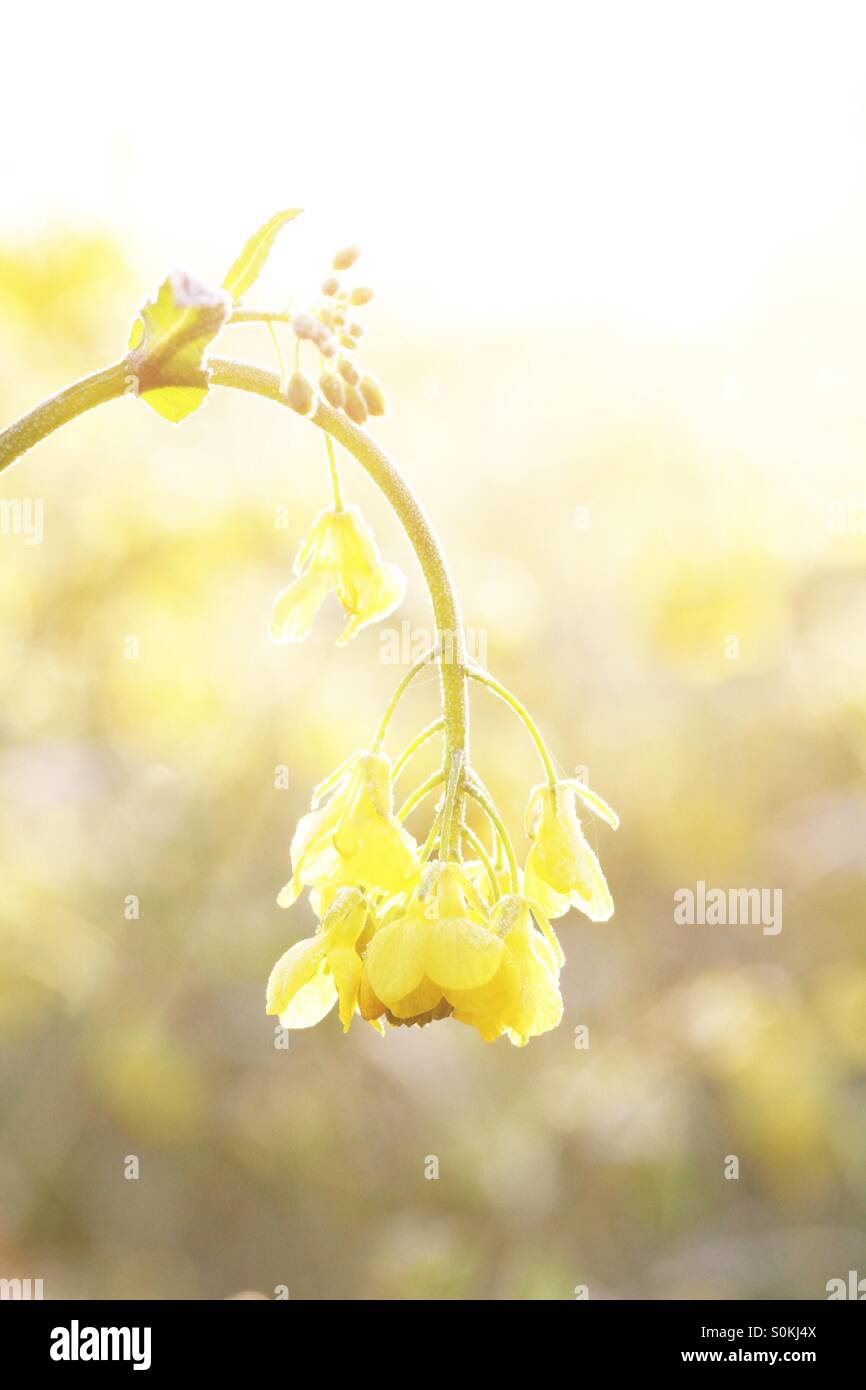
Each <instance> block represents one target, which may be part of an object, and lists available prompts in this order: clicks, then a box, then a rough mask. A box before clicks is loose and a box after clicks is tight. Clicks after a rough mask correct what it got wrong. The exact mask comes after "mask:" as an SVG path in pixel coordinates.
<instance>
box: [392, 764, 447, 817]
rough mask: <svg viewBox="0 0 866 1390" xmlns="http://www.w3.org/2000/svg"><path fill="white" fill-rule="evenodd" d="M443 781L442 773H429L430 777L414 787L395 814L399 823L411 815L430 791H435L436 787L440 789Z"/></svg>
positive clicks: (443, 774)
mask: <svg viewBox="0 0 866 1390" xmlns="http://www.w3.org/2000/svg"><path fill="white" fill-rule="evenodd" d="M444 781H445V773H444V772H433V773H431V775H430V776H429V777H428V778H427V780H426V782H422V783H421V785H420V787H416V788H415V790H414V791H413V792H412V793H411V795H409V796H407V798H406V800H405V801H404V802H403V805H402V806H401V807H400V809H399V811H398V812H397V819H398V820H399V821H404V820H405V819H406V817H407V816H409V815H411V813H412V812H413V811H414V810H415V807H416V806H417V805H419V803H420V802H422V801H423V800H424V798H425V796H429V795H430V793H431V792H432V791H435V790H436V788H437V787H441V786H442V783H443V782H444Z"/></svg>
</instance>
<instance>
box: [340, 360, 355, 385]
mask: <svg viewBox="0 0 866 1390" xmlns="http://www.w3.org/2000/svg"><path fill="white" fill-rule="evenodd" d="M337 371H338V372H339V373H340V376H341V377H342V378H343V380H344V381H345V382H348V384H349V385H350V386H357V385H358V382H359V381H360V380H361V373H360V372H359V371H358V368H357V367H356V366H355V364H354V362H350V361H349V359H348V357H341V358H340V360H339V362H338V363H337Z"/></svg>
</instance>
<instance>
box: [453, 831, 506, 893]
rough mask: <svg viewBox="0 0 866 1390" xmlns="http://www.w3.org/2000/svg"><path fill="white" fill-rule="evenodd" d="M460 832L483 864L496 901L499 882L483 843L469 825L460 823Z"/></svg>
mask: <svg viewBox="0 0 866 1390" xmlns="http://www.w3.org/2000/svg"><path fill="white" fill-rule="evenodd" d="M460 833H461V835H463V836H465V838H466V839H467V840H468V841H469V843H470V845H471V846H472V848H473V849H474V850H475V853H476V854H477V855H478V858H479V859H480V860H481V863H482V864H483V865H484V868H485V870H486V872H487V877H488V879H489V880H490V887H491V889H492V890H493V901H494V902H496V901H498V899H499V898H501V896H502V894H501V893H500V891H499V883H498V882H497V879H496V870H495V869H494V867H493V864H492V862H491V859H490V855H489V854H488V853H487V850H486V849H485V848H484V845H483V844H482V842H481V839H480V837H479V836H478V835H476V834H475V831H474V830H473V829H472V828H471V826H468V825H462V826H461V827H460Z"/></svg>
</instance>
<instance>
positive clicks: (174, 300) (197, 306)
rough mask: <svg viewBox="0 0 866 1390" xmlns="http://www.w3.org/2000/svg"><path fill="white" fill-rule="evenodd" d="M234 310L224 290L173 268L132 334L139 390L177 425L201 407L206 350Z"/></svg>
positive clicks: (132, 367)
mask: <svg viewBox="0 0 866 1390" xmlns="http://www.w3.org/2000/svg"><path fill="white" fill-rule="evenodd" d="M230 311H231V301H230V299H229V297H228V295H227V294H225V293H224V292H223V291H222V290H211V289H209V288H208V287H207V285H203V284H201V283H200V281H198V280H195V279H193V277H192V276H191V275H186V274H185V273H184V272H183V271H175V273H174V274H173V275H169V277H168V279H167V280H164V281H163V282H162V284H161V285H160V287H159V290H158V292H157V296H156V299H151V300H148V301H147V303H146V304H145V305H144V306H143V307H142V309H141V310H140V312H139V315H138V317H137V318H136V319H135V321H134V323H133V325H132V329H131V331H130V335H129V347H130V355H129V366H130V371H131V373H132V375H133V376H134V377H135V380H136V381H137V383H138V394H139V395H140V396H142V397H143V398H144V399H145V400H146V401H147V403H148V405H150V406H152V407H153V409H154V410H156V411H157V412H158V413H159V414H160V415H162V416H163V417H164V418H165V419H166V420H171V421H172V422H173V423H174V424H177V423H178V422H179V421H181V420H183V419H185V418H186V416H187V415H190V414H191V413H192V411H194V410H198V408H199V406H200V405H201V404H202V402H203V401H204V399H205V396H206V395H207V391H208V383H209V379H210V378H209V373H208V370H207V368H206V367H205V365H204V354H205V352H206V351H207V349H208V348H209V347H210V345H211V343H212V342H213V340H214V338H215V337H216V336H217V334H218V333H219V331H220V329H221V328H222V326H223V324H224V323H225V321H226V319H227V318H228V316H229V313H230Z"/></svg>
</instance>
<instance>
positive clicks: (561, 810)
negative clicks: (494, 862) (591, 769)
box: [524, 781, 619, 922]
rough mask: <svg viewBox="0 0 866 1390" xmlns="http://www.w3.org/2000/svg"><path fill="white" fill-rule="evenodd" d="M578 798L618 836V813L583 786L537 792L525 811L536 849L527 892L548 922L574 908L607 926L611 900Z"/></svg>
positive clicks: (526, 881) (562, 784)
mask: <svg viewBox="0 0 866 1390" xmlns="http://www.w3.org/2000/svg"><path fill="white" fill-rule="evenodd" d="M578 796H579V797H580V798H581V800H582V801H584V802H585V803H586V805H588V806H589V807H590V808H591V809H592V810H593V811H594V812H595V813H596V815H598V816H601V818H602V819H603V820H606V821H607V823H608V825H611V826H613V828H614V830H615V829H616V827H617V826H618V825H619V817H618V816H617V814H616V812H615V811H613V810H611V808H610V806H608V804H607V802H605V801H602V799H601V797H600V796H598V795H597V794H596V793H595V792H592V791H590V790H589V788H588V787H585V786H584V785H583V783H581V782H571V781H567V782H557V784H556V786H555V787H550V786H540V787H535V788H534V790H533V792H532V794H531V796H530V798H529V806H528V807H527V811H526V833H527V835H528V836H529V838H530V839H531V840H533V841H534V843H533V845H532V848H531V849H530V851H529V855H528V857H527V860H526V871H525V875H524V887H525V890H526V896H527V898H530V899H531V900H532V901H533V902H535V903H537V904H538V905H539V907H540V908H541V910H542V911H543V912H544V913H545V914H546V915H547V916H548V917H561V916H562V915H563V913H565V912H567V911H568V909H569V907H576V908H579V910H580V911H581V912H584V913H586V916H587V917H589V918H591V919H592V921H593V922H606V921H607V919H608V918H609V917H610V916H612V914H613V898H612V897H611V895H610V889H609V888H608V886H607V882H606V880H605V877H604V874H603V873H602V871H601V866H600V864H599V862H598V859H597V858H596V856H595V854H594V852H593V851H592V850H591V849H590V847H589V845H588V844H587V842H586V840H585V838H584V835H583V831H582V830H581V828H580V821H579V820H578V817H577V811H576V808H575V801H576V798H577V797H578Z"/></svg>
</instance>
